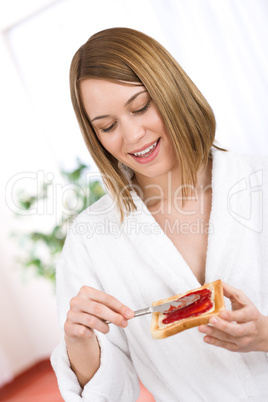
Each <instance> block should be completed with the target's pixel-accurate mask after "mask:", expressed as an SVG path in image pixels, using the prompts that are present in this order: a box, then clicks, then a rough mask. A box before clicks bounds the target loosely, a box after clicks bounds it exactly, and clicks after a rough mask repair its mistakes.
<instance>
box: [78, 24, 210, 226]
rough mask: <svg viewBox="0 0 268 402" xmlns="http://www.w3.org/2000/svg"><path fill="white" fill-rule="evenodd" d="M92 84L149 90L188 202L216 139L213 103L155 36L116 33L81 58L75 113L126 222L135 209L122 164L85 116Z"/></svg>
mask: <svg viewBox="0 0 268 402" xmlns="http://www.w3.org/2000/svg"><path fill="white" fill-rule="evenodd" d="M88 78H94V79H102V80H108V81H112V82H116V83H120V84H121V85H122V83H123V82H125V83H133V84H140V85H143V86H144V87H145V88H146V89H147V91H148V93H149V95H150V96H151V98H152V100H153V102H154V103H155V105H156V107H157V108H158V110H159V112H160V114H161V116H162V118H163V121H164V124H165V126H166V129H167V132H168V134H169V136H170V138H171V141H172V144H173V147H174V150H175V153H176V155H177V158H178V162H179V166H180V174H181V184H182V196H188V195H189V191H190V190H189V188H191V186H195V184H196V177H197V171H198V170H199V168H200V167H205V166H206V164H207V163H208V160H209V157H210V150H211V147H212V146H213V142H214V139H215V126H216V123H215V117H214V113H213V111H212V109H211V107H210V106H209V104H208V102H207V101H206V99H205V98H204V96H203V95H202V94H201V92H200V91H199V90H198V88H197V87H196V86H195V84H194V83H193V82H192V81H191V79H190V78H189V77H188V75H187V74H186V73H185V71H184V70H183V69H182V68H181V66H180V65H179V64H178V63H177V61H176V60H175V59H174V58H173V57H172V56H171V55H170V53H169V52H168V51H167V50H166V49H165V48H164V47H163V46H162V45H160V44H159V43H158V42H157V41H156V40H154V39H153V38H151V37H150V36H147V35H145V34H144V33H141V32H139V31H136V30H133V29H130V28H110V29H106V30H104V31H101V32H98V33H96V34H95V35H93V36H91V37H90V38H89V40H88V41H87V42H86V43H85V44H84V45H82V46H81V47H80V48H79V49H78V50H77V52H76V53H75V55H74V57H73V60H72V63H71V68H70V91H71V99H72V103H73V107H74V110H75V113H76V117H77V120H78V122H79V125H80V128H81V131H82V134H83V137H84V141H85V143H86V146H87V148H88V150H89V152H90V154H91V156H92V158H93V159H94V161H95V163H96V165H97V166H98V169H99V170H100V173H101V175H102V177H103V181H104V184H105V185H106V187H107V189H108V191H110V192H111V194H112V196H113V197H114V198H115V199H116V201H117V203H118V207H119V210H120V213H121V220H123V217H124V215H125V214H126V213H129V212H130V211H133V209H135V204H134V202H133V200H132V197H131V194H130V186H129V183H128V180H127V179H126V177H125V175H124V174H123V173H122V171H121V170H120V168H119V167H118V161H117V160H116V159H115V158H114V157H113V156H112V155H111V154H110V153H109V152H108V151H107V150H106V149H105V148H104V147H103V146H102V144H101V143H100V141H99V139H98V138H97V136H96V134H95V131H94V129H93V127H92V125H91V124H90V121H89V119H88V116H87V114H86V112H85V109H84V106H83V103H82V100H81V94H80V85H79V83H80V81H81V80H84V79H88Z"/></svg>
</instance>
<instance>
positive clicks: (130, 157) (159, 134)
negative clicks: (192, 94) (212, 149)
mask: <svg viewBox="0 0 268 402" xmlns="http://www.w3.org/2000/svg"><path fill="white" fill-rule="evenodd" d="M80 85H81V87H80V89H81V96H82V101H83V104H84V107H85V110H86V113H87V115H88V118H89V120H90V122H91V124H92V126H93V128H94V130H95V132H96V135H97V136H98V138H99V140H100V142H101V143H102V145H103V146H104V148H106V150H107V151H108V152H109V153H110V154H112V155H113V156H114V157H115V158H116V159H117V160H118V161H120V162H122V163H124V164H125V165H127V166H129V167H130V168H131V169H133V170H134V171H135V174H136V177H137V179H138V177H139V175H142V176H146V177H151V178H153V177H157V176H159V175H162V174H164V173H167V172H168V171H170V170H171V169H172V168H173V167H174V165H175V164H176V155H175V152H174V149H173V147H172V144H171V140H170V138H169V136H168V134H167V132H166V128H165V125H164V122H163V119H162V117H161V115H160V113H159V111H158V109H157V108H156V106H155V104H154V102H153V100H152V99H151V97H150V95H149V93H148V92H147V91H146V89H145V87H144V86H141V85H120V84H117V83H113V82H109V81H105V80H98V79H86V80H83V81H82V82H81V84H80Z"/></svg>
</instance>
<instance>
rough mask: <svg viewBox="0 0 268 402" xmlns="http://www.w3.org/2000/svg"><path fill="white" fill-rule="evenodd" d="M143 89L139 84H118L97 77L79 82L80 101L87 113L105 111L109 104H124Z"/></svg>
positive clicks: (109, 106) (109, 107)
mask: <svg viewBox="0 0 268 402" xmlns="http://www.w3.org/2000/svg"><path fill="white" fill-rule="evenodd" d="M142 90H145V87H144V86H142V85H141V84H133V83H130V84H127V85H126V84H118V83H115V82H111V81H106V80H99V79H93V78H89V79H85V80H82V81H81V82H80V92H81V98H82V102H83V104H84V107H85V109H86V111H87V113H88V114H90V115H92V114H93V113H97V112H101V111H107V110H106V109H107V108H108V109H111V106H116V105H118V106H119V105H122V104H125V103H126V102H127V101H128V100H129V99H130V98H131V97H132V96H133V95H135V94H136V93H137V92H140V91H142Z"/></svg>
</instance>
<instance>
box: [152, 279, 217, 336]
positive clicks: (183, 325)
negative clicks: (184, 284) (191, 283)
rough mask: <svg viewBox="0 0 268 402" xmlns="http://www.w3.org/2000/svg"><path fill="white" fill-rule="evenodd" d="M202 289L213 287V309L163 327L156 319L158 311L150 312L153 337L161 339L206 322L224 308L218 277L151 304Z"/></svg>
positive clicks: (154, 304)
mask: <svg viewBox="0 0 268 402" xmlns="http://www.w3.org/2000/svg"><path fill="white" fill-rule="evenodd" d="M202 289H210V290H213V289H214V304H215V305H214V309H213V311H210V312H206V313H203V314H200V315H198V316H196V317H189V318H184V319H182V320H180V321H177V322H176V323H174V324H171V325H169V326H167V327H165V328H159V325H158V319H159V314H160V313H159V312H156V313H152V323H151V333H152V337H153V338H154V339H163V338H167V337H168V336H171V335H175V334H177V333H179V332H182V331H184V330H186V329H189V328H192V327H196V326H198V325H201V324H207V323H208V322H209V319H210V317H213V316H217V315H218V314H219V313H220V311H222V310H224V309H225V305H224V297H223V287H222V282H221V280H220V279H218V280H217V281H215V282H211V283H207V284H205V285H203V286H201V287H199V288H197V289H193V290H190V291H188V292H185V293H182V294H178V295H175V296H171V297H168V298H166V299H162V300H157V301H155V302H153V303H152V305H153V306H158V305H159V304H163V303H166V302H169V301H172V300H177V299H178V298H180V297H183V296H186V295H187V294H189V293H192V292H195V291H198V290H202Z"/></svg>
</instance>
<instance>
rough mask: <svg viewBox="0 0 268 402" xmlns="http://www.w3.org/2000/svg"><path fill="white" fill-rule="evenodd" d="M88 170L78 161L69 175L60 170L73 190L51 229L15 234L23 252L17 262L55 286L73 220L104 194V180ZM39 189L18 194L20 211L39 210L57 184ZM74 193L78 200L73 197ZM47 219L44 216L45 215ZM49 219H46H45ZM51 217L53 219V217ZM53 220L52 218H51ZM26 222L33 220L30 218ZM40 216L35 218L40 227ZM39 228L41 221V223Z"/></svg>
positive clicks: (43, 185)
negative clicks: (74, 201)
mask: <svg viewBox="0 0 268 402" xmlns="http://www.w3.org/2000/svg"><path fill="white" fill-rule="evenodd" d="M89 172H90V170H89V167H88V166H87V165H85V164H83V163H82V162H81V161H80V160H79V159H77V167H76V168H75V169H74V170H72V171H70V172H68V171H65V170H61V175H62V178H63V180H64V184H63V188H64V186H65V187H66V186H67V187H68V188H69V189H70V187H71V188H72V190H73V191H72V194H69V195H67V197H65V199H64V205H62V208H61V211H60V218H59V219H57V222H56V223H55V222H54V220H53V224H52V225H50V226H51V227H50V228H49V230H44V231H39V230H33V231H30V232H28V233H16V234H15V233H13V237H14V238H15V239H16V241H17V242H18V244H19V245H20V247H21V249H22V256H20V257H19V258H18V262H19V263H20V265H22V266H23V268H26V269H28V270H29V269H31V270H32V271H34V272H35V274H37V275H39V276H42V277H44V278H46V279H49V280H50V281H52V282H53V283H55V265H56V261H57V258H58V257H59V255H60V253H61V250H62V247H63V245H64V242H65V238H66V234H67V230H68V227H69V225H70V224H71V222H72V220H73V219H74V218H75V217H76V216H77V215H78V214H79V213H80V212H81V211H83V210H84V209H85V208H87V207H88V206H89V205H91V204H93V203H94V202H95V201H97V200H98V199H99V198H100V197H102V196H103V195H104V194H105V191H104V188H103V185H102V182H101V180H99V179H95V180H90V181H89V180H88V173H89ZM39 185H40V188H39V189H38V191H37V192H36V193H35V194H29V193H28V192H26V191H25V190H20V191H19V192H18V193H17V200H16V203H17V205H18V207H19V208H20V210H21V211H25V212H27V211H28V212H29V211H33V210H36V209H37V207H38V204H40V203H44V202H47V201H48V199H49V197H50V192H51V191H50V190H51V187H52V186H54V187H55V183H53V182H51V181H49V182H45V181H44V180H43V182H42V183H39ZM74 193H75V197H74ZM74 198H76V207H75V208H73V207H71V206H72V203H73V199H74ZM16 215H17V216H20V219H25V218H26V217H25V216H24V217H23V216H21V215H23V214H21V213H20V214H18V213H17V214H16ZM42 217H44V215H43V216H42ZM45 218H46V216H45ZM50 218H51V216H50ZM52 218H53V217H52ZM26 219H28V220H29V219H33V218H31V217H30V218H29V216H27V218H26ZM39 219H40V220H41V217H40V216H37V217H34V220H35V221H36V222H37V224H38V220H39ZM38 226H40V222H39V224H38Z"/></svg>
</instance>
